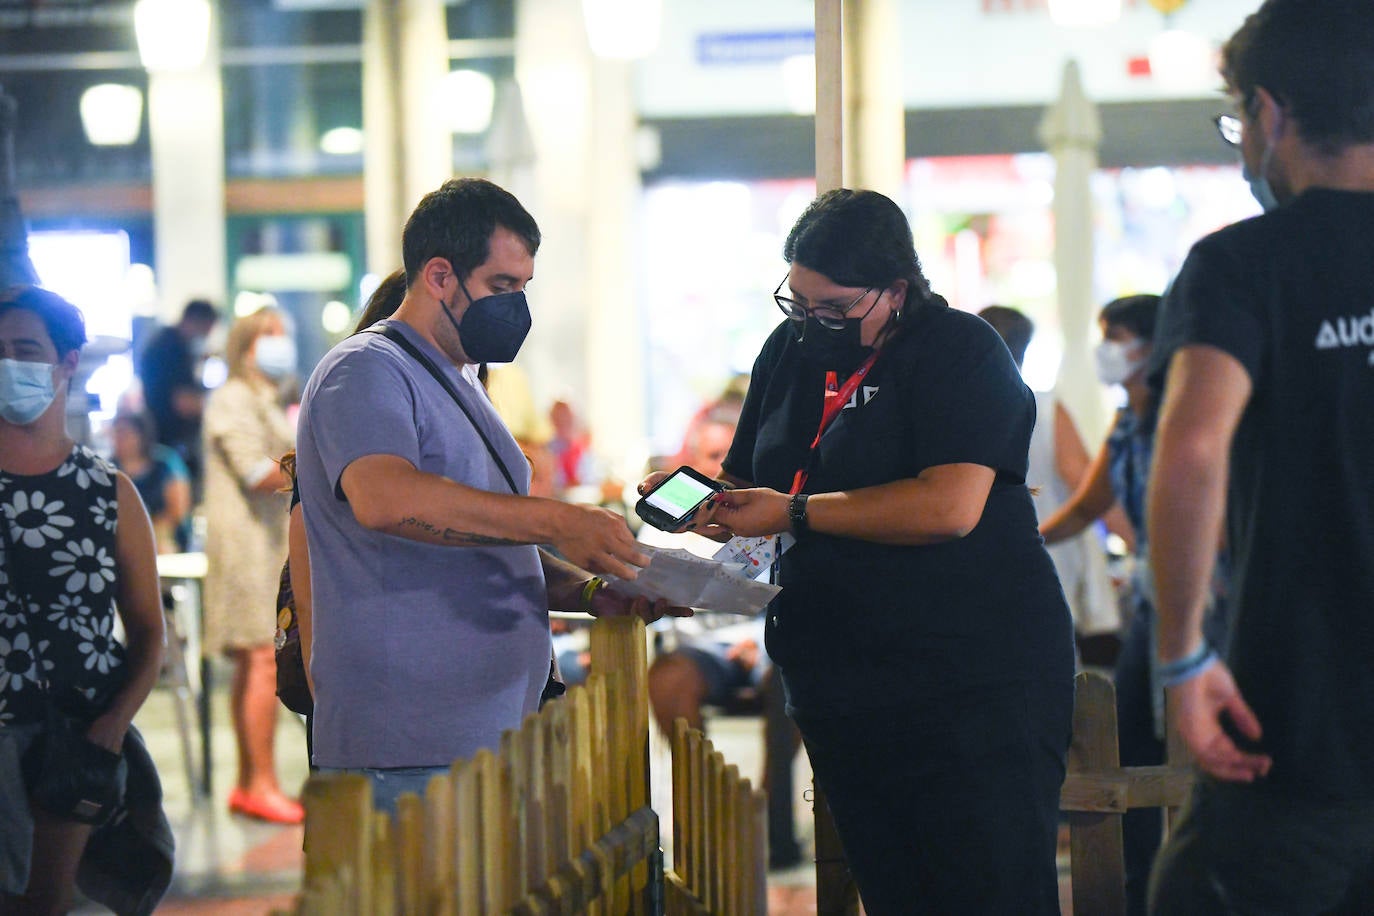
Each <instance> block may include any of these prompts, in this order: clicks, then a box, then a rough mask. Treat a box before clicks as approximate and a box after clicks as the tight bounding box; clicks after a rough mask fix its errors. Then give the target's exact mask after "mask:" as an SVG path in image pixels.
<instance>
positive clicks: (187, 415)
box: [138, 299, 219, 496]
mask: <svg viewBox="0 0 1374 916" xmlns="http://www.w3.org/2000/svg"><path fill="white" fill-rule="evenodd" d="M218 320H219V313H218V312H216V311H215V307H214V306H213V305H211V304H210V303H209V302H206V301H205V300H203V299H194V300H192V301H191V302H188V303H187V304H186V308H184V309H183V310H182V312H181V319H180V320H179V321H178V322H177V323H176V324H174V325H171V326H170V327H165V328H162V329H160V330H159V331H158V332H157V333H156V334H154V335H153V337H152V339H150V340H149V341H148V343H147V345H146V346H145V347H144V348H143V352H142V353H140V354H139V357H138V377H139V379H140V381H142V383H143V403H144V406H145V407H146V408H147V410H148V413H150V414H152V417H153V427H154V429H155V430H156V431H157V441H158V442H159V443H160V444H162V445H165V446H167V447H168V448H171V449H173V450H174V451H175V452H176V453H177V455H179V456H180V457H181V460H182V461H184V462H185V463H186V467H187V469H188V470H189V471H190V473H191V481H192V487H193V489H194V490H195V491H196V494H197V496H198V495H199V491H200V481H201V461H200V457H201V455H200V445H201V443H200V420H201V413H202V412H203V411H204V409H205V386H204V385H203V384H202V383H201V380H200V375H199V367H200V360H201V357H203V356H204V355H205V338H206V336H207V335H208V334H209V333H210V331H211V330H212V329H213V328H214V326H215V323H216V322H217V321H218Z"/></svg>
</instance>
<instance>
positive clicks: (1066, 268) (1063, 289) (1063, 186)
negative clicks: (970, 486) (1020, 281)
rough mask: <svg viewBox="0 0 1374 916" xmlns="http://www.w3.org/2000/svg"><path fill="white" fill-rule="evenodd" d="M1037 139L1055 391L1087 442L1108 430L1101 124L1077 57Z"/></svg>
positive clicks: (1068, 66)
mask: <svg viewBox="0 0 1374 916" xmlns="http://www.w3.org/2000/svg"><path fill="white" fill-rule="evenodd" d="M1040 140H1041V142H1042V143H1044V144H1045V148H1046V149H1047V150H1049V151H1050V152H1051V153H1053V154H1054V161H1055V173H1054V268H1055V276H1056V282H1057V288H1058V303H1059V327H1060V329H1061V330H1062V331H1063V333H1064V361H1063V363H1062V364H1061V365H1060V368H1059V381H1058V384H1057V386H1056V390H1057V391H1058V392H1059V395H1060V398H1061V399H1062V400H1063V401H1064V403H1065V404H1067V405H1068V408H1069V411H1070V412H1071V413H1072V414H1073V416H1074V419H1075V420H1076V421H1077V423H1078V427H1079V429H1081V430H1082V431H1083V436H1084V438H1085V440H1086V441H1087V442H1100V441H1101V440H1102V437H1103V436H1104V435H1106V431H1107V425H1108V413H1107V408H1106V405H1105V403H1104V400H1103V393H1102V386H1101V385H1099V384H1098V382H1097V373H1096V371H1095V369H1094V367H1093V357H1092V348H1093V342H1094V340H1095V338H1096V334H1095V331H1094V328H1095V327H1096V326H1097V311H1098V308H1097V303H1096V302H1094V301H1093V207H1092V189H1091V186H1090V182H1091V180H1092V173H1093V171H1094V170H1095V169H1096V168H1097V148H1098V145H1099V144H1100V143H1101V142H1102V123H1101V120H1100V119H1099V117H1098V114H1097V106H1095V105H1094V104H1093V103H1092V101H1091V100H1090V99H1089V98H1088V97H1087V96H1086V95H1085V94H1084V92H1083V81H1082V79H1081V78H1080V76H1079V73H1078V64H1077V62H1075V61H1072V60H1070V61H1068V62H1067V63H1065V65H1064V81H1063V85H1062V88H1061V90H1060V94H1059V98H1058V99H1057V100H1055V102H1054V104H1053V105H1051V106H1050V107H1049V108H1048V109H1046V111H1045V116H1044V119H1043V120H1042V121H1041V122H1040Z"/></svg>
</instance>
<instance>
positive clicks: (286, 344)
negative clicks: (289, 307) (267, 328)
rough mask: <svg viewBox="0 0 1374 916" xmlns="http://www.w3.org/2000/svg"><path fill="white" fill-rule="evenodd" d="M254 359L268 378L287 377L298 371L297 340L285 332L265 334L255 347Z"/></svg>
mask: <svg viewBox="0 0 1374 916" xmlns="http://www.w3.org/2000/svg"><path fill="white" fill-rule="evenodd" d="M253 360H254V361H255V362H256V363H257V364H258V368H259V369H261V370H262V374H263V375H265V376H267V377H268V378H270V379H280V378H285V377H286V376H288V375H290V374H291V373H292V372H295V371H296V342H295V341H294V340H292V339H291V338H290V337H287V336H286V335H285V334H264V335H263V336H262V337H259V338H258V342H257V345H256V346H255V347H254V348H253Z"/></svg>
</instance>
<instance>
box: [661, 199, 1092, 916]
mask: <svg viewBox="0 0 1374 916" xmlns="http://www.w3.org/2000/svg"><path fill="white" fill-rule="evenodd" d="M783 257H784V258H785V259H786V260H787V261H788V262H789V264H790V265H791V267H790V270H789V271H788V274H787V276H786V277H784V278H783V281H782V282H781V283H779V285H778V290H777V293H776V294H775V299H776V301H777V304H778V306H779V307H780V308H781V309H782V311H783V313H784V314H785V315H786V316H787V320H785V321H783V322H782V323H781V324H780V325H779V326H778V328H777V329H776V330H775V331H774V332H773V334H772V335H771V336H770V337H769V338H768V340H767V342H766V343H765V344H764V346H763V350H762V352H761V353H760V354H759V357H758V359H757V361H756V362H755V364H754V368H753V373H752V380H751V382H750V386H749V392H748V394H747V396H746V398H745V403H744V408H743V411H742V414H741V417H740V422H739V426H738V428H737V431H736V433H735V438H734V442H733V444H732V446H731V449H730V452H729V454H728V456H727V457H726V459H725V466H724V472H723V475H722V477H723V479H724V480H726V481H727V482H729V483H730V484H732V485H733V486H734V487H736V489H732V490H729V491H727V492H726V493H724V494H722V495H721V496H720V497H719V498H718V501H717V502H716V503H715V504H714V505H713V506H712V507H710V508H709V509H708V510H707V511H706V512H704V513H703V514H702V515H701V516H700V519H699V521H698V522H697V523H696V524H697V526H698V530H700V531H701V532H702V533H704V534H707V535H713V536H717V537H724V536H727V535H730V534H739V535H772V534H784V537H785V538H786V539H788V540H792V539H795V543H793V544H791V545H790V546H787V545H786V543H784V546H785V547H786V549H785V551H784V553H783V554H782V555H781V558H780V561H779V568H778V581H779V583H780V584H781V585H782V591H781V592H780V593H779V594H778V596H777V597H776V599H775V600H774V602H773V604H772V605H771V606H770V607H769V609H768V613H767V622H766V629H765V639H766V644H767V648H768V653H769V655H770V656H771V657H772V659H773V661H774V663H775V665H776V667H777V669H778V671H779V672H780V673H781V676H782V681H783V684H784V687H785V689H786V692H787V699H788V712H789V714H790V715H791V716H792V717H793V719H794V720H795V721H796V722H797V724H798V726H799V727H800V729H801V733H802V737H803V740H804V742H805V744H806V748H807V752H808V754H809V756H810V758H811V763H812V766H813V768H814V770H815V774H816V779H817V782H818V784H819V785H820V786H821V788H823V789H824V791H825V793H826V795H827V797H828V799H829V803H830V809H831V812H832V814H833V815H834V819H835V826H836V828H837V829H838V831H839V835H840V839H841V842H842V843H843V846H844V849H845V854H846V857H847V859H848V860H849V864H850V866H851V868H852V871H853V874H854V878H855V880H856V883H857V884H858V887H859V892H860V895H861V896H862V898H863V902H864V907H865V909H866V911H867V912H868V913H870V914H875V916H876V914H883V913H910V912H913V910H915V909H917V908H920V907H925V908H928V909H929V910H930V911H931V912H964V913H975V912H976V913H1012V912H1015V913H1058V912H1059V902H1058V890H1057V878H1056V872H1055V836H1056V832H1057V823H1058V801H1059V787H1060V784H1061V782H1062V780H1063V776H1064V762H1065V753H1066V750H1067V748H1068V743H1069V735H1070V728H1071V715H1072V705H1073V637H1072V627H1071V622H1070V618H1069V612H1068V607H1067V605H1066V604H1065V602H1064V597H1063V593H1062V591H1061V590H1060V587H1059V580H1058V578H1057V577H1056V575H1055V571H1054V566H1053V564H1052V563H1051V561H1050V558H1049V554H1048V553H1047V552H1046V551H1045V548H1044V545H1043V544H1042V543H1041V540H1040V535H1039V532H1038V531H1037V529H1036V518H1035V509H1034V507H1033V506H1032V504H1031V496H1030V492H1029V491H1028V490H1027V488H1026V485H1025V474H1026V461H1027V458H1026V456H1027V450H1028V447H1029V442H1030V434H1031V428H1032V426H1033V425H1034V422H1035V406H1034V404H1035V402H1034V397H1033V395H1032V394H1031V392H1030V390H1029V389H1028V388H1027V387H1026V386H1025V384H1024V383H1023V382H1022V381H1021V377H1020V374H1019V373H1018V372H1017V369H1016V364H1015V363H1014V362H1013V361H1012V358H1011V354H1010V353H1009V352H1008V351H1007V348H1006V345H1005V344H1004V343H1003V342H1002V339H1001V338H1000V337H998V336H997V332H996V331H994V330H993V329H992V328H991V327H989V326H988V325H987V323H986V322H984V321H982V320H981V319H979V318H978V317H976V316H974V315H971V314H967V313H964V312H958V311H955V310H953V309H951V308H950V307H949V306H948V304H947V303H946V302H945V301H944V300H943V299H941V298H940V297H939V296H936V295H934V294H932V293H931V291H930V288H929V285H928V284H927V282H926V279H925V277H924V275H923V274H922V273H921V267H920V262H919V260H918V258H917V256H916V251H915V248H914V246H913V244H912V237H911V229H910V227H909V225H908V223H907V220H906V217H905V215H904V214H903V213H902V211H901V209H900V208H899V207H898V206H897V205H896V204H895V203H894V202H892V201H891V200H889V199H888V198H886V197H884V196H883V195H881V194H877V193H875V192H872V191H851V190H837V191H831V192H829V193H827V194H824V195H822V196H821V197H819V198H818V199H817V200H816V201H814V202H813V203H812V204H811V205H810V206H809V207H808V208H807V210H806V211H805V212H804V213H803V214H802V216H801V217H800V219H798V221H797V223H796V225H795V226H794V227H793V228H792V231H791V232H790V233H789V235H788V238H787V242H786V244H785V246H784V248H783ZM784 286H786V287H788V290H787V293H786V295H784V294H783V293H784V291H783V287H784ZM824 405H833V409H830V410H826V409H824ZM823 418H824V419H825V420H826V421H827V425H826V426H825V427H824V430H823V433H822V434H821V435H819V436H818V435H817V431H818V429H819V428H820V426H821V423H822V420H823ZM813 443H814V446H813ZM657 479H658V475H651V476H650V477H649V478H648V479H646V481H645V484H644V485H645V486H648V485H652V484H653V482H655V481H656V480H657Z"/></svg>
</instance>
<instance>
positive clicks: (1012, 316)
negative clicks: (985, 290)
mask: <svg viewBox="0 0 1374 916" xmlns="http://www.w3.org/2000/svg"><path fill="white" fill-rule="evenodd" d="M978 317H979V318H981V319H983V320H984V321H986V322H987V323H988V324H990V325H992V328H993V330H994V331H996V332H997V333H998V334H1000V335H1001V336H1002V340H1004V341H1006V344H1007V349H1008V350H1010V351H1011V358H1012V359H1014V360H1016V365H1017V366H1020V365H1021V363H1022V362H1024V361H1025V359H1026V347H1028V346H1030V342H1031V338H1032V337H1034V336H1035V322H1034V321H1031V320H1030V319H1029V318H1027V317H1026V315H1025V313H1024V312H1021V311H1019V310H1017V309H1014V308H1011V307H1010V306H1006V305H989V306H988V307H987V308H985V309H983V310H982V311H981V312H979V313H978Z"/></svg>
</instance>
